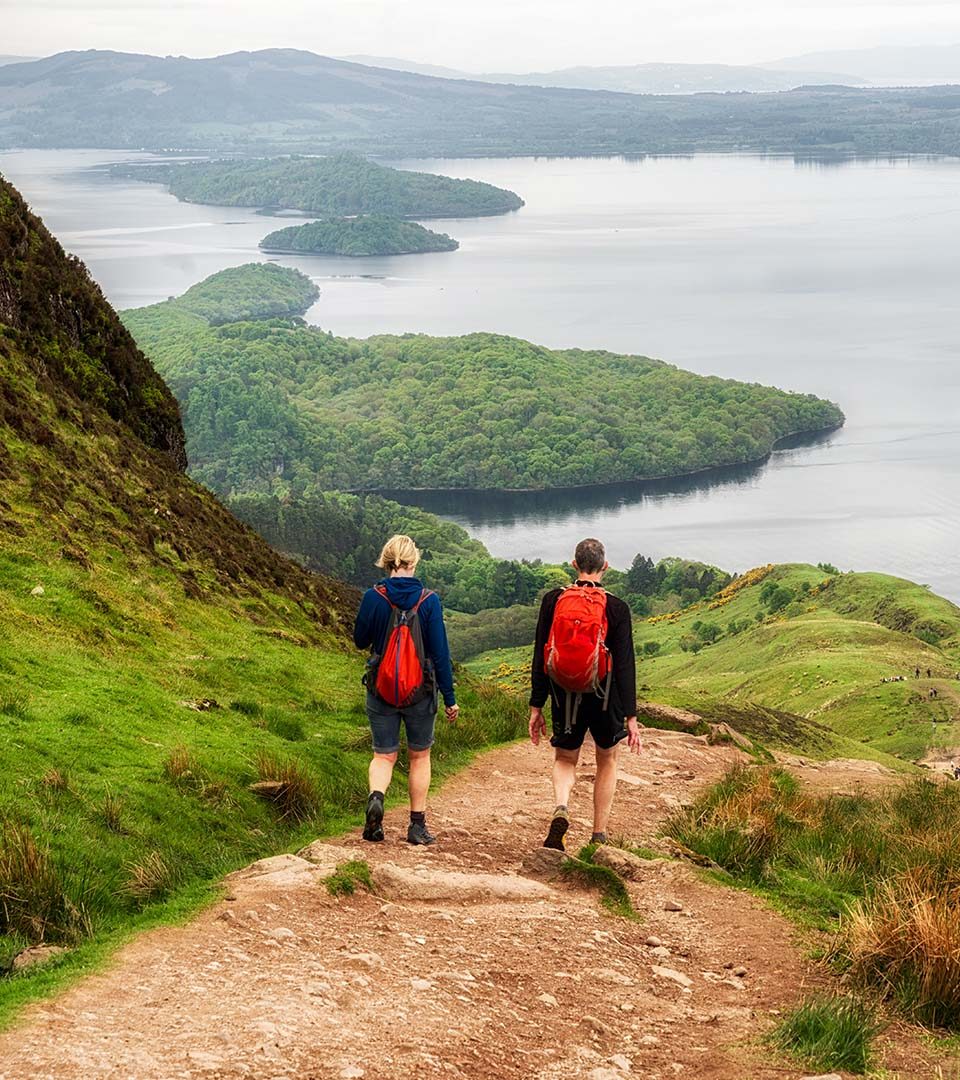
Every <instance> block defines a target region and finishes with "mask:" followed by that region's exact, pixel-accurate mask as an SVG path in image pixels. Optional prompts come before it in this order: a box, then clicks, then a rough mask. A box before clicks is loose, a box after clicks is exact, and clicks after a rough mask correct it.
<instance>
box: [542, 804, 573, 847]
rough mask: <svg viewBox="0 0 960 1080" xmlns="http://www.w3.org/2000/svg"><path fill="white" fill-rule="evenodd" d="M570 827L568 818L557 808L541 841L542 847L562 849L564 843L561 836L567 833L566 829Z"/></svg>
mask: <svg viewBox="0 0 960 1080" xmlns="http://www.w3.org/2000/svg"><path fill="white" fill-rule="evenodd" d="M569 828H570V819H569V818H568V817H567V815H566V814H565V813H564V812H563V811H562V810H558V811H557V812H556V813H555V814H554V815H553V820H552V821H551V822H550V831H549V832H548V833H547V838H546V840H544V842H543V846H544V847H548V848H553V849H554V850H555V851H563V850H565V848H566V845H565V844H564V842H563V838H564V837H565V836H566V835H567V829H569Z"/></svg>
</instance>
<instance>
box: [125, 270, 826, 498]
mask: <svg viewBox="0 0 960 1080" xmlns="http://www.w3.org/2000/svg"><path fill="white" fill-rule="evenodd" d="M245 272H246V268H244V267H239V268H237V269H236V270H234V271H231V272H230V273H231V274H232V275H234V276H233V277H232V278H231V279H230V280H229V281H228V280H227V279H226V278H225V277H224V276H223V275H214V276H213V277H212V278H210V279H208V280H207V281H206V282H204V283H203V284H202V285H201V286H199V287H200V288H202V289H204V290H205V292H206V293H207V294H209V295H217V294H218V293H221V294H222V295H223V297H224V300H223V304H222V305H221V307H222V308H223V310H226V309H227V308H228V307H229V303H230V293H231V291H232V290H233V289H234V288H236V287H237V283H238V282H240V281H242V278H243V275H244V274H245ZM279 272H280V273H282V274H286V275H287V277H288V278H289V280H290V282H291V289H292V290H294V291H299V290H301V289H302V282H303V277H302V275H300V274H298V273H297V272H296V271H294V270H282V271H279ZM191 292H192V290H191ZM189 297H190V293H187V294H186V297H185V298H181V299H178V300H176V299H175V300H168V301H166V302H164V303H162V304H154V305H153V306H151V307H147V308H139V309H135V310H132V311H127V312H124V316H123V318H124V321H125V323H126V325H127V326H128V327H129V328H130V330H131V331H132V333H133V335H134V337H136V339H137V341H138V343H139V344H140V346H141V347H142V348H143V349H144V350H145V351H146V352H147V353H148V354H149V355H150V357H151V359H152V360H153V361H154V363H155V364H156V365H157V368H158V370H159V371H160V372H161V374H163V376H164V377H165V378H166V379H167V380H168V382H169V383H170V386H171V388H172V389H173V391H174V393H175V394H176V395H177V398H178V400H179V401H180V403H181V407H182V408H183V413H184V424H185V427H186V430H187V437H188V446H189V452H190V460H191V462H192V468H193V474H194V476H196V477H197V478H198V479H199V480H201V481H202V482H203V483H206V484H208V485H209V486H210V487H212V488H213V489H214V490H215V491H219V492H224V493H227V492H245V491H263V492H269V491H274V490H278V489H279V490H280V491H284V490H286V491H290V490H292V491H293V492H295V493H300V492H303V491H311V490H323V489H330V488H340V489H344V488H346V489H372V490H378V489H380V490H382V489H389V488H455V487H462V488H515V489H532V488H538V489H542V488H550V487H563V486H572V485H578V484H591V483H596V482H597V481H598V480H602V481H604V482H613V481H618V480H639V479H644V478H649V477H658V476H672V475H677V474H682V473H688V472H694V471H697V470H701V469H706V468H711V467H715V466H721V465H730V464H738V463H742V462H747V461H755V460H759V459H762V458H763V457H765V456H766V455H767V454H768V453H769V452H770V450H771V449H772V448H773V446H774V444H775V442H776V441H777V440H778V439H780V438H783V437H784V436H786V435H789V434H792V433H795V432H801V431H813V430H819V429H824V428H830V427H834V426H836V425H838V424H840V423H842V421H843V414H842V413H841V411H840V410H839V409H838V408H837V406H835V405H833V404H831V403H830V402H827V401H822V400H820V399H818V398H815V397H813V396H811V395H805V394H792V393H785V392H783V391H781V390H776V389H772V388H770V387H764V386H759V385H754V384H746V383H738V382H734V381H732V380H729V379H718V378H712V377H710V378H707V377H703V376H699V375H694V374H691V373H690V372H686V371H680V370H679V369H677V368H675V367H672V366H671V365H669V364H665V363H663V362H662V361H660V360H651V359H649V358H647V357H643V356H618V355H615V354H613V353H608V352H600V351H584V350H580V349H568V350H564V351H554V350H550V349H544V348H541V347H539V346H537V345H532V344H530V343H529V342H526V341H521V340H519V339H517V338H509V337H504V336H501V335H496V334H469V335H466V336H465V337H460V338H434V337H427V336H425V335H422V334H405V335H402V336H399V337H388V336H382V337H372V338H368V339H366V340H354V339H347V338H337V337H334V336H332V335H331V334H329V333H326V332H324V331H322V330H319V329H316V328H312V327H306V326H303V325H300V324H297V323H295V322H285V323H283V322H277V321H273V322H267V321H261V322H237V323H235V324H232V325H228V326H221V327H213V326H210V325H207V323H206V321H205V320H203V319H201V318H200V317H198V316H195V315H193V314H188V312H187V309H188V308H189V306H190V305H189V303H187V304H185V303H184V299H186V300H188V301H189ZM238 317H240V318H246V317H247V313H246V312H245V311H244V313H243V314H241V315H239V316H238Z"/></svg>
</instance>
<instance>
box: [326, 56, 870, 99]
mask: <svg viewBox="0 0 960 1080" xmlns="http://www.w3.org/2000/svg"><path fill="white" fill-rule="evenodd" d="M343 59H344V60H349V61H351V62H353V63H356V64H366V65H367V66H368V67H381V68H389V69H390V70H392V71H411V72H415V73H417V74H419V75H435V76H437V77H438V78H443V79H476V80H479V81H480V82H492V83H513V84H515V85H518V86H562V87H568V88H571V89H578V90H615V91H619V92H622V93H625V94H699V93H707V92H711V91H713V92H717V93H726V92H728V91H750V92H754V93H755V92H757V91H773V90H792V89H794V87H797V86H812V85H817V84H837V83H842V84H845V85H848V86H859V85H862V84H864V83H866V82H868V81H869V80H868V79H864V78H862V77H860V76H857V75H839V74H837V73H836V72H824V71H814V70H809V71H793V70H790V71H772V70H769V69H767V68H763V67H744V66H737V65H734V64H621V65H616V66H609V67H596V66H594V67H589V66H582V67H570V68H560V69H558V70H555V71H534V72H522V73H519V72H482V73H481V72H469V71H457V70H456V69H454V68H444V67H437V66H436V65H434V64H418V63H416V61H413V60H401V59H399V58H397V57H395V56H345V57H343Z"/></svg>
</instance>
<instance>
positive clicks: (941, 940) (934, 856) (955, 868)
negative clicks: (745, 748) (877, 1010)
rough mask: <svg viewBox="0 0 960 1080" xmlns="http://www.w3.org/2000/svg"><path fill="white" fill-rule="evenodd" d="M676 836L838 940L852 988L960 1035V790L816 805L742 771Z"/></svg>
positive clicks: (923, 787) (680, 818) (705, 798)
mask: <svg viewBox="0 0 960 1080" xmlns="http://www.w3.org/2000/svg"><path fill="white" fill-rule="evenodd" d="M668 832H669V833H670V835H671V836H673V837H674V839H676V840H678V841H679V842H681V843H683V844H684V845H685V846H687V847H689V848H692V849H693V850H694V851H696V852H698V853H699V854H701V855H705V856H707V857H709V858H710V859H712V860H713V861H714V862H715V863H717V864H719V865H720V866H721V867H722V868H723V869H724V870H726V871H727V872H729V873H730V874H731V875H732V876H733V877H734V878H736V879H737V880H739V881H741V882H744V883H746V884H749V885H751V886H755V887H759V888H760V889H762V890H763V891H764V892H766V893H767V894H768V895H770V896H771V897H773V898H775V899H776V900H778V901H779V902H781V903H783V904H785V905H786V906H787V908H788V909H789V910H791V911H792V912H793V913H794V914H796V915H799V916H801V917H803V918H805V919H812V920H814V921H815V922H816V923H817V924H818V925H820V926H822V927H824V928H826V929H830V930H833V931H835V932H836V939H835V943H834V946H833V949H832V952H831V956H832V959H833V960H834V961H835V962H836V963H837V965H838V966H839V967H841V968H843V969H845V970H846V971H847V973H848V977H849V978H850V980H851V981H852V983H853V984H854V985H857V986H863V987H867V988H869V989H870V990H871V991H872V992H875V993H878V994H879V995H880V996H881V997H884V998H887V999H888V1000H891V1001H893V1002H895V1003H896V1004H897V1005H898V1006H899V1007H900V1008H901V1009H903V1010H904V1011H905V1012H906V1013H908V1014H909V1015H911V1016H914V1017H916V1018H917V1019H920V1020H922V1021H923V1022H925V1023H930V1024H938V1025H942V1026H945V1027H949V1028H953V1029H957V1030H960V845H958V844H957V839H956V838H957V836H958V835H960V787H955V786H953V785H950V784H936V783H933V782H931V781H928V780H915V781H911V782H908V783H905V784H903V785H902V786H900V787H897V788H893V789H891V790H889V791H887V792H885V793H881V794H879V795H874V796H868V795H863V794H860V795H854V796H843V795H832V796H828V797H816V796H812V795H807V794H805V793H803V792H802V791H801V790H800V789H799V786H798V784H797V781H796V780H795V779H794V778H793V777H791V776H789V774H786V773H784V772H783V771H782V770H778V769H772V768H767V767H764V768H745V767H737V768H735V769H733V770H732V771H731V772H729V773H728V774H727V775H726V776H725V777H724V778H723V779H722V780H721V781H720V782H719V783H718V784H716V785H714V786H713V787H712V788H710V789H709V790H708V791H707V792H705V793H704V794H703V795H702V796H701V797H700V798H699V799H698V800H697V801H696V802H695V803H694V805H693V806H692V807H690V808H688V809H686V810H684V811H681V812H679V813H678V814H676V815H675V816H674V817H673V818H672V819H671V820H670V821H669V823H668Z"/></svg>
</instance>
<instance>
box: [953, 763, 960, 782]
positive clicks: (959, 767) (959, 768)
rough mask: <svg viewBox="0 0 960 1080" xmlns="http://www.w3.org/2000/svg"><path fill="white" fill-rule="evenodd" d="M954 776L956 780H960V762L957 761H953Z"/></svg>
mask: <svg viewBox="0 0 960 1080" xmlns="http://www.w3.org/2000/svg"><path fill="white" fill-rule="evenodd" d="M953 778H954V780H960V764H957V762H956V761H955V762H954V763H953Z"/></svg>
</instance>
